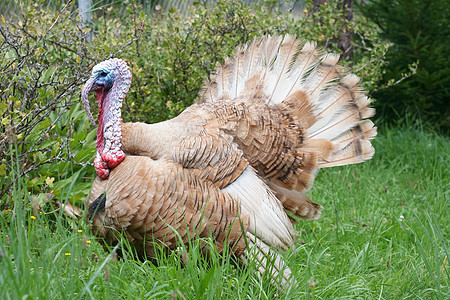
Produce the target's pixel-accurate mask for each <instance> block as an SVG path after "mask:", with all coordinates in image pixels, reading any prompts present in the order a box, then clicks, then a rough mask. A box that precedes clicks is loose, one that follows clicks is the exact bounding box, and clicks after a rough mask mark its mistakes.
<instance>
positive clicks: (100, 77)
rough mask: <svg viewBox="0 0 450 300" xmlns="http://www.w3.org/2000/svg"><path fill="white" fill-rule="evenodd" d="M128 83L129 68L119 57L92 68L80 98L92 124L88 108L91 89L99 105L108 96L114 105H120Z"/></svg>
mask: <svg viewBox="0 0 450 300" xmlns="http://www.w3.org/2000/svg"><path fill="white" fill-rule="evenodd" d="M130 84H131V72H130V69H129V67H128V66H127V64H126V63H125V62H124V61H123V60H121V59H117V58H112V59H108V60H105V61H103V62H101V63H99V64H97V65H96V66H95V67H94V68H93V69H92V75H91V77H90V78H89V80H88V81H87V82H86V84H85V85H84V88H83V90H82V92H81V100H82V102H83V105H84V109H85V110H86V113H87V114H88V116H89V120H90V121H91V123H92V124H93V125H95V121H94V118H93V117H92V114H91V112H90V109H89V100H88V94H89V93H90V92H92V91H96V92H97V100H98V102H99V103H98V104H99V106H103V103H102V102H103V101H104V100H105V99H107V98H108V100H110V101H113V102H114V103H115V105H116V106H118V107H120V106H121V104H122V100H123V98H124V97H125V95H126V93H127V92H128V90H129V88H130Z"/></svg>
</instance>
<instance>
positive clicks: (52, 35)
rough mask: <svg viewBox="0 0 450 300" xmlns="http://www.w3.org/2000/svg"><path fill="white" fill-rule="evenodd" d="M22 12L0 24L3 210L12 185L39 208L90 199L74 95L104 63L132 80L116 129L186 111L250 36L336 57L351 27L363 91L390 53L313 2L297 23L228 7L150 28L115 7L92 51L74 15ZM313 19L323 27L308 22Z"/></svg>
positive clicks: (133, 9) (136, 9)
mask: <svg viewBox="0 0 450 300" xmlns="http://www.w3.org/2000/svg"><path fill="white" fill-rule="evenodd" d="M333 1H337V0H332V1H329V2H330V3H331V4H332V2H333ZM19 3H20V4H18V7H16V11H19V14H18V16H15V17H14V20H13V18H10V19H8V20H6V19H4V18H2V20H1V28H0V34H1V36H2V42H1V44H0V57H2V60H1V61H0V90H1V91H2V92H1V93H0V121H1V125H0V128H1V132H2V133H1V138H0V150H1V151H0V161H1V164H0V175H2V179H1V182H0V204H3V206H4V207H8V206H9V204H11V203H9V199H11V198H10V197H9V194H8V191H9V188H10V187H11V185H12V184H13V182H14V181H15V179H17V177H22V178H24V179H25V182H26V183H27V190H25V191H23V192H24V193H31V194H35V195H37V197H38V198H39V199H41V200H42V201H41V202H42V203H43V202H45V199H49V198H51V197H49V195H50V196H52V195H54V196H56V197H55V198H54V199H55V200H59V201H63V200H70V201H73V202H78V203H79V202H80V200H83V199H84V197H85V196H86V195H87V193H88V192H89V188H90V185H91V182H92V179H93V177H94V174H95V172H94V169H93V167H92V165H91V162H92V160H93V157H94V154H95V143H94V141H95V128H93V127H92V126H90V125H89V122H88V119H87V117H86V115H85V114H84V111H83V108H82V107H81V106H80V95H79V92H80V90H81V87H82V84H83V83H84V82H85V80H86V79H87V78H88V76H89V73H90V70H91V68H92V67H93V65H95V64H96V63H98V62H100V61H102V60H104V59H108V58H110V57H121V58H123V59H125V60H126V61H127V62H128V63H129V64H130V66H131V69H132V72H133V84H132V88H131V90H130V93H128V96H127V98H126V101H125V103H124V114H123V119H124V120H126V121H143V122H157V121H162V120H165V119H168V118H171V117H174V116H176V115H177V114H179V113H180V112H181V111H182V110H183V109H185V108H186V107H187V106H189V105H191V104H192V103H193V101H194V99H195V98H196V97H197V95H198V93H199V91H200V89H201V86H202V83H203V82H204V81H205V80H206V79H207V78H208V75H209V74H210V73H211V72H212V71H213V70H214V69H215V66H216V64H217V63H218V62H221V61H223V59H224V58H225V57H226V56H228V55H230V54H231V53H232V52H233V50H234V48H235V47H236V46H237V45H239V44H242V43H245V42H247V41H248V40H251V39H253V38H254V37H256V36H260V35H263V34H285V33H290V34H294V35H296V36H298V37H300V38H303V39H306V40H315V41H318V42H319V43H320V44H322V45H323V46H325V45H327V46H329V47H332V48H333V47H335V49H337V45H333V44H332V43H331V42H330V41H332V40H333V38H335V37H336V36H338V35H339V34H340V32H341V30H342V26H348V28H349V30H352V31H354V32H355V33H357V35H358V37H359V38H358V40H357V41H358V45H359V46H358V47H356V51H355V57H356V59H357V60H356V61H355V62H354V64H353V65H352V68H353V69H354V70H355V72H356V73H357V74H358V75H360V76H361V77H363V80H364V84H365V87H366V88H367V89H369V90H371V89H373V87H374V84H375V82H376V81H377V80H378V76H379V69H380V67H381V66H382V64H383V55H384V52H385V51H386V49H387V48H386V46H385V45H384V44H383V43H381V42H380V41H379V39H378V36H377V34H376V33H377V31H376V28H375V27H373V26H369V24H367V23H365V22H364V19H362V22H360V23H359V24H358V25H355V24H353V23H349V22H341V20H340V18H341V15H339V14H337V13H335V11H333V9H331V8H330V7H331V6H330V7H328V6H326V9H325V8H324V9H323V10H321V11H319V12H314V13H313V12H312V9H311V7H312V3H311V2H308V5H307V6H306V8H305V10H304V17H303V18H301V19H299V20H296V19H294V18H293V17H292V15H290V14H286V13H284V14H282V13H280V12H276V11H274V10H273V9H272V8H273V7H271V6H270V5H269V6H264V5H260V6H259V7H254V8H251V7H249V6H247V5H244V4H242V3H240V2H230V1H220V2H218V3H217V5H216V6H214V8H213V9H212V10H211V8H208V7H207V5H197V6H195V7H194V8H193V9H192V10H191V11H190V13H189V16H187V17H186V16H184V15H181V14H179V13H178V12H176V11H175V10H170V11H168V12H161V11H159V12H156V13H155V14H154V15H152V16H151V18H150V17H148V16H147V15H145V14H144V13H143V11H142V9H141V7H140V6H139V5H137V4H136V3H135V2H129V3H128V4H127V5H124V7H125V9H123V10H120V13H116V10H114V9H112V7H103V8H101V9H98V10H96V12H95V18H94V21H93V25H94V26H93V29H92V30H93V33H94V35H93V36H94V38H93V40H92V43H91V44H88V43H87V42H86V40H85V38H84V37H85V36H86V34H87V33H88V31H89V29H88V28H86V27H82V26H81V25H80V20H79V18H77V17H75V15H76V14H75V13H76V12H75V9H74V8H73V7H71V6H68V7H65V8H63V9H62V12H61V13H59V14H58V15H55V14H54V13H53V12H46V11H45V10H43V8H42V7H41V5H42V3H44V2H42V3H40V4H36V3H34V2H29V3H28V2H26V1H24V2H19ZM71 10H72V11H73V12H71ZM317 14H320V15H317ZM317 17H320V18H321V20H323V21H324V22H322V23H321V25H317V24H316V23H315V22H314V19H315V18H317ZM335 51H338V50H335ZM93 107H95V106H94V105H93ZM94 113H95V112H94ZM52 197H53V196H52Z"/></svg>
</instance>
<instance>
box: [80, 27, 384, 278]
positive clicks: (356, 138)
mask: <svg viewBox="0 0 450 300" xmlns="http://www.w3.org/2000/svg"><path fill="white" fill-rule="evenodd" d="M119 63H120V62H119ZM337 63H338V56H336V55H333V54H324V53H322V52H321V51H320V50H318V49H317V47H316V46H315V44H312V43H303V42H301V41H298V40H296V39H295V38H293V37H291V36H286V37H284V38H282V37H263V38H260V39H257V40H255V41H253V42H252V43H250V44H248V45H246V46H243V47H241V48H239V49H237V51H236V54H235V56H234V57H233V58H232V59H230V60H228V61H226V62H225V63H224V64H223V65H222V66H221V67H219V68H218V71H217V74H216V75H215V76H213V77H212V78H211V80H210V81H209V82H207V83H206V84H205V88H204V91H203V93H202V95H201V97H200V98H199V101H198V102H197V103H196V104H194V105H192V106H191V107H189V108H187V109H186V110H185V111H184V112H183V113H181V114H180V115H179V116H178V117H176V118H174V119H171V120H168V121H165V122H161V123H157V124H144V123H123V124H121V127H120V130H121V136H119V138H120V145H121V151H124V152H125V153H127V156H126V157H125V159H124V160H123V161H121V162H120V163H119V164H118V166H117V167H115V168H110V169H111V172H110V173H109V177H107V178H105V179H101V178H99V177H97V179H96V180H95V181H94V184H93V187H92V190H91V194H90V197H89V198H88V199H87V200H88V202H89V216H90V217H91V218H92V224H93V230H94V232H95V233H96V234H97V235H98V236H100V237H103V238H104V239H105V241H106V242H107V243H108V244H110V245H114V244H115V243H117V241H118V236H117V234H116V233H117V232H121V233H123V234H124V235H125V236H126V237H127V238H128V239H129V241H131V243H132V244H133V245H134V247H135V248H136V249H137V250H138V251H143V252H145V253H146V254H149V255H153V248H152V247H153V243H152V242H154V241H155V240H156V241H158V242H160V243H161V244H164V245H166V246H168V247H169V248H171V249H174V248H175V247H176V245H177V242H183V243H185V244H188V241H189V239H190V238H192V237H194V236H200V237H211V238H212V240H213V241H214V243H215V245H216V246H217V249H218V250H219V251H220V250H222V249H223V247H227V246H229V247H230V248H231V249H232V250H233V252H234V253H235V254H236V255H237V256H238V257H241V258H242V259H243V260H244V261H245V260H246V259H248V257H249V254H248V251H247V250H248V249H249V248H252V249H253V248H256V249H257V250H258V251H259V253H258V254H257V256H258V260H259V261H260V262H261V267H260V270H261V271H262V272H263V271H264V269H265V268H266V265H267V263H268V261H267V259H268V256H271V255H272V254H273V255H274V256H275V262H274V270H273V271H272V274H273V275H274V276H275V275H277V273H281V274H282V275H283V281H284V282H286V280H288V278H289V276H290V271H289V269H288V268H287V267H286V266H285V264H284V263H283V261H282V259H281V257H280V256H279V255H278V254H277V253H276V252H275V251H273V249H276V250H284V249H287V248H289V246H291V245H292V244H293V243H294V242H295V238H296V232H295V230H294V228H293V225H292V224H293V223H294V222H296V221H297V220H298V218H303V219H318V218H319V217H320V215H321V211H322V209H323V207H322V206H321V205H319V204H316V203H314V202H313V201H311V200H310V199H309V198H308V197H307V196H306V195H305V193H306V192H307V191H308V189H309V188H310V187H311V185H312V182H313V180H314V177H315V175H316V173H317V171H318V170H319V169H320V168H325V167H332V166H339V165H347V164H353V163H360V162H363V161H365V160H367V159H370V158H371V157H372V156H373V153H374V150H373V147H372V146H371V144H370V140H371V139H372V138H373V137H374V136H375V135H376V129H375V127H374V126H373V123H372V122H371V121H370V120H368V119H367V118H369V117H371V116H372V115H373V113H374V111H373V110H372V109H371V108H369V107H368V105H369V103H370V99H368V98H367V97H366V96H365V94H364V93H363V92H362V91H361V90H360V88H359V87H358V81H359V79H358V78H357V77H356V76H355V75H346V73H345V70H344V69H343V68H341V67H340V66H339V65H338V64H337ZM100 69H102V68H100ZM104 69H105V68H103V69H102V70H104ZM98 73H99V72H97V73H95V72H93V77H95V76H97V77H98ZM117 76H118V75H117ZM117 76H116V75H115V77H114V78H117ZM101 86H102V87H103V86H104V85H103V83H102V85H101ZM112 89H114V86H113V88H112ZM105 93H106V92H105ZM107 97H108V96H106V97H105V98H104V99H108V98H107ZM99 99H100V100H101V99H103V98H101V97H100V98H99ZM100 100H99V105H102V107H104V106H105V105H103V104H100ZM102 101H103V100H102ZM104 101H105V102H107V103H109V102H108V101H112V100H108V101H106V100H104ZM88 113H89V111H88ZM99 120H100V117H99ZM108 122H109V120H107V121H104V122H103V123H104V124H108ZM119 122H120V121H119ZM100 123H102V121H100ZM105 128H106V129H104V132H106V131H107V130H109V129H108V126H105ZM99 131H100V130H99ZM112 132H114V131H112ZM105 135H106V134H105ZM108 136H109V135H108ZM110 144H114V143H109V144H108V142H106V145H107V146H105V147H104V148H105V149H110V148H109V145H110ZM104 148H101V149H99V150H98V159H99V160H104V161H105V162H104V163H103V165H102V166H108V159H111V157H113V158H114V157H115V156H114V155H115V154H114V153H116V152H114V151H113V152H114V153H113V154H111V155H110V153H106V151H105V150H104ZM102 151H103V152H102ZM105 154H106V155H105ZM119 154H120V153H119ZM119 156H120V155H118V156H117V157H119ZM102 172H103V171H102V170H100V172H99V171H98V172H97V173H98V174H99V176H101V174H102V176H101V177H104V176H103V174H104V173H102ZM107 172H109V171H108V170H107ZM286 212H288V213H286ZM177 239H178V240H177ZM180 239H181V241H180Z"/></svg>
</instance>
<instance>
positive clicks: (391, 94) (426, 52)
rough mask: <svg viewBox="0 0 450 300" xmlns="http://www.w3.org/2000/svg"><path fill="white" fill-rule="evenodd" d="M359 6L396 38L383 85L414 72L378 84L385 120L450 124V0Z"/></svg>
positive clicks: (388, 0) (387, 0)
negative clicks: (405, 119)
mask: <svg viewBox="0 0 450 300" xmlns="http://www.w3.org/2000/svg"><path fill="white" fill-rule="evenodd" d="M363 3H365V4H364V5H361V9H362V11H363V12H364V15H366V16H367V17H368V18H369V19H370V20H371V21H373V22H374V23H376V24H377V25H378V26H379V28H380V35H381V37H382V38H383V39H386V40H387V41H388V42H390V43H392V47H391V48H390V49H389V51H388V52H387V54H386V61H387V62H388V64H387V66H386V68H385V69H384V75H383V77H382V79H381V80H380V87H383V86H386V85H390V83H392V82H393V81H395V80H394V79H395V78H401V77H402V76H403V74H404V73H407V72H409V70H408V68H409V66H411V64H414V63H417V72H416V74H415V76H411V77H410V78H408V79H406V80H404V81H403V82H401V83H399V84H397V85H394V86H391V87H389V88H386V89H379V90H377V91H376V92H375V93H373V96H374V97H375V98H376V99H377V108H378V114H380V116H381V117H382V118H383V120H384V121H385V122H391V123H392V120H398V119H399V118H400V119H404V118H405V117H408V118H411V119H418V120H422V121H423V122H424V123H425V124H426V126H427V127H429V128H433V129H438V130H441V131H444V132H447V133H448V132H449V130H450V105H449V104H450V102H449V100H450V64H449V57H450V43H448V39H449V37H450V22H449V18H450V3H449V2H448V1H445V0H428V1H421V0H394V1H392V0H370V1H364V2H363Z"/></svg>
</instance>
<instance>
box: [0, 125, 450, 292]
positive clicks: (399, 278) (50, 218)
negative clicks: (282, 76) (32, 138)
mask: <svg viewBox="0 0 450 300" xmlns="http://www.w3.org/2000/svg"><path fill="white" fill-rule="evenodd" d="M374 145H375V149H376V153H375V156H374V158H373V159H372V160H371V161H369V162H366V163H363V164H361V165H354V166H347V167H339V168H332V169H329V170H324V171H321V172H320V173H319V175H318V177H317V179H316V181H315V184H314V187H313V188H312V190H311V191H310V194H311V197H312V199H313V200H314V201H315V202H318V203H320V204H322V205H323V206H324V207H325V210H324V212H323V214H322V218H321V219H319V220H317V221H314V222H312V221H300V222H299V224H297V225H296V228H297V230H298V232H299V238H298V243H297V244H296V245H295V249H293V250H292V251H290V252H288V253H286V254H285V257H286V259H287V261H288V263H289V265H290V267H291V269H292V270H293V272H294V273H295V278H296V281H297V283H296V284H294V285H292V286H291V287H290V288H287V289H283V290H279V289H278V288H277V287H275V286H273V285H271V284H270V278H269V277H268V276H261V275H259V274H258V273H256V272H255V266H254V264H251V265H250V266H249V267H245V266H242V265H239V264H236V263H234V260H233V258H231V257H230V255H227V254H226V253H225V254H221V255H219V254H217V253H215V252H213V253H212V258H211V259H210V260H204V259H203V258H202V257H201V256H200V255H199V254H198V251H196V249H197V248H196V245H197V244H198V242H194V244H193V246H192V248H191V249H189V250H188V252H187V253H186V252H185V250H183V249H182V248H180V251H178V252H174V253H171V254H169V255H165V254H164V253H161V255H160V257H159V258H158V259H157V261H158V263H157V264H153V263H150V262H148V261H146V262H141V261H137V260H135V259H133V257H132V256H131V255H127V254H125V258H124V259H117V257H116V256H115V255H114V254H111V253H110V252H105V251H104V250H103V248H102V246H101V245H100V244H99V243H98V242H97V241H96V240H95V238H94V237H93V236H92V234H90V232H89V229H88V227H87V226H86V222H85V220H84V219H83V220H79V221H77V222H74V221H73V220H69V219H68V218H66V217H63V216H60V210H58V209H56V210H55V211H54V212H50V213H45V214H38V216H37V217H33V216H32V215H31V213H30V212H29V210H30V209H26V208H27V206H28V205H29V204H30V203H31V199H29V198H28V196H23V195H26V194H24V193H20V192H17V191H21V185H20V182H17V183H16V185H15V196H14V201H15V203H16V205H15V209H14V211H4V212H3V213H2V214H0V232H1V236H0V247H1V251H2V253H0V269H1V272H0V286H1V288H0V299H26V298H31V299H77V298H83V299H84V298H95V299H120V298H124V299H138V298H140V299H152V298H155V299H194V298H197V299H273V298H274V297H279V298H282V299H305V298H306V299H308V298H311V299H312V298H315V299H329V298H340V299H342V298H351V299H353V298H363V299H405V298H410V299H422V298H423V299H448V298H449V297H450V289H449V286H450V278H449V270H448V267H449V266H448V259H449V258H448V252H449V251H448V248H447V247H448V239H449V224H450V217H449V212H450V210H449V198H450V195H449V187H450V183H449V181H450V174H449V167H448V165H449V162H450V151H449V150H448V149H450V143H449V139H448V138H447V137H442V136H439V135H437V134H434V133H428V132H424V131H421V130H413V129H405V130H396V129H388V130H383V131H382V132H380V134H379V136H378V137H377V138H376V140H375V141H374ZM68 189H70V187H68ZM69 191H70V190H69ZM21 200H23V201H21ZM19 203H25V209H21V208H20V205H18V204H19ZM120 247H124V248H127V244H126V242H124V243H123V244H122V245H121V246H120Z"/></svg>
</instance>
